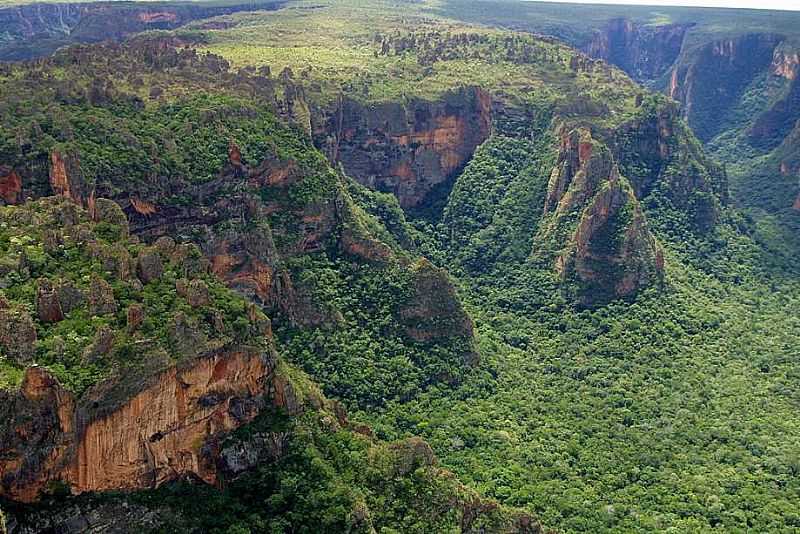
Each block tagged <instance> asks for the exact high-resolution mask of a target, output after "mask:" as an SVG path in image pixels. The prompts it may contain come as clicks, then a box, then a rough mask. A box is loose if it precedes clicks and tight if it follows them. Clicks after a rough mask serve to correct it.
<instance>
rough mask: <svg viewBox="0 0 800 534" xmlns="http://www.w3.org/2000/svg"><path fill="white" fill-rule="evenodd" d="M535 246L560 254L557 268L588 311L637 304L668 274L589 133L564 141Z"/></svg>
mask: <svg viewBox="0 0 800 534" xmlns="http://www.w3.org/2000/svg"><path fill="white" fill-rule="evenodd" d="M535 243H536V244H535V245H534V247H535V248H534V254H542V253H543V250H544V249H546V247H548V245H549V246H550V247H552V249H560V250H559V252H558V253H557V254H556V256H555V259H554V265H555V269H556V271H557V272H558V274H559V276H560V277H561V279H562V280H563V281H564V283H565V289H566V290H567V291H568V292H575V294H576V297H577V299H578V300H579V301H580V302H581V303H582V304H584V305H590V306H591V305H597V304H602V303H605V302H608V301H610V300H614V299H616V298H626V297H631V296H633V295H635V294H636V292H637V291H639V290H640V289H642V288H644V287H647V286H650V285H652V284H654V283H655V282H657V281H658V280H660V279H661V278H662V277H663V274H664V259H663V252H662V251H661V250H660V249H659V247H658V246H657V244H656V241H655V239H654V238H653V236H652V235H651V233H650V231H649V229H648V227H647V222H646V220H645V217H644V214H643V213H642V209H641V207H640V205H639V202H638V200H637V198H636V196H635V194H634V191H633V188H632V187H631V185H630V183H629V182H628V180H627V179H626V178H625V177H624V176H621V175H620V173H619V169H618V167H617V164H616V163H615V161H614V158H613V156H612V155H611V152H610V150H609V149H608V148H607V147H605V146H604V145H602V144H601V143H599V142H597V141H596V140H594V139H593V138H592V136H591V134H590V133H589V132H588V131H587V130H582V129H581V130H573V131H571V132H568V133H566V134H565V135H564V136H563V137H562V139H561V147H560V150H559V155H558V161H557V163H556V167H555V168H554V169H553V172H552V174H551V177H550V182H549V184H548V191H547V196H546V200H545V207H544V215H543V219H542V222H541V223H540V230H539V235H538V236H537V239H536V241H535ZM545 254H546V253H545Z"/></svg>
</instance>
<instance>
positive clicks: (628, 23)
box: [583, 18, 694, 83]
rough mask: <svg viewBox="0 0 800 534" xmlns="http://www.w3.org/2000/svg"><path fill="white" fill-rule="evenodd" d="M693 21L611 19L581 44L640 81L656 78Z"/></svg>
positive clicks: (666, 67)
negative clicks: (650, 22)
mask: <svg viewBox="0 0 800 534" xmlns="http://www.w3.org/2000/svg"><path fill="white" fill-rule="evenodd" d="M692 26H694V25H693V24H687V23H682V24H665V25H650V24H642V23H638V22H634V21H633V20H630V19H626V18H616V19H611V20H609V21H608V23H606V25H605V27H604V28H602V29H600V30H596V31H595V33H594V36H593V37H592V39H591V40H590V41H589V43H588V44H586V45H585V46H584V47H583V50H584V51H585V52H586V53H587V54H589V55H590V56H592V57H595V58H599V59H604V60H606V61H608V62H609V63H612V64H614V65H617V66H618V67H620V68H621V69H622V70H624V71H625V72H627V73H628V74H629V75H630V76H631V77H632V78H633V79H634V80H637V81H639V82H645V83H648V82H652V81H653V80H657V79H658V78H660V77H661V76H662V75H663V74H664V73H666V72H667V70H669V68H670V67H671V66H672V65H673V63H674V62H675V60H676V59H677V58H678V55H679V54H680V52H681V48H682V47H683V42H684V39H685V36H686V32H687V31H688V30H689V29H690V28H692Z"/></svg>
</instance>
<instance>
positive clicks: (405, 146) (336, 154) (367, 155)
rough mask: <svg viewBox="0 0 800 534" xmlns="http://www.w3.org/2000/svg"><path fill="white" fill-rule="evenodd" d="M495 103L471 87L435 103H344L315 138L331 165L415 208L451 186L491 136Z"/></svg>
mask: <svg viewBox="0 0 800 534" xmlns="http://www.w3.org/2000/svg"><path fill="white" fill-rule="evenodd" d="M491 124H492V98H491V96H490V95H489V94H488V93H486V92H485V91H483V90H482V89H480V88H476V87H468V88H464V89H461V90H458V91H453V92H450V93H447V94H445V95H444V96H442V97H441V98H440V99H439V100H437V101H432V102H430V101H425V100H412V101H411V102H408V103H405V104H403V103H399V102H387V103H381V104H362V103H359V102H356V101H353V100H350V99H344V100H342V101H341V102H340V103H339V105H338V107H337V109H335V110H334V111H333V112H331V113H330V115H329V117H328V119H327V121H326V122H325V125H324V127H322V128H320V130H321V131H319V132H318V133H317V134H316V137H317V144H318V145H319V146H321V147H323V149H324V150H325V152H326V154H327V155H328V157H329V159H330V160H331V161H332V162H333V163H339V162H341V163H342V165H343V166H344V169H345V171H346V172H347V173H348V174H349V175H350V176H352V177H353V178H355V179H356V180H358V181H359V182H361V183H362V184H364V185H366V186H368V187H370V188H372V189H377V190H379V191H384V192H391V193H393V194H394V195H395V196H396V197H397V198H398V200H399V201H400V205H401V206H403V207H405V208H413V207H415V206H419V205H420V204H421V203H423V202H424V200H425V198H426V196H427V195H428V194H429V193H430V192H431V191H432V190H433V189H434V188H435V187H436V186H438V185H440V184H443V183H445V182H447V181H449V180H452V179H453V178H454V177H455V175H456V173H457V172H458V171H460V170H461V169H462V168H463V167H464V165H466V163H467V162H468V161H469V160H470V158H471V157H472V155H473V153H474V151H475V149H476V148H477V146H478V145H480V144H481V143H482V142H483V141H484V140H486V138H487V137H488V136H489V134H490V132H491Z"/></svg>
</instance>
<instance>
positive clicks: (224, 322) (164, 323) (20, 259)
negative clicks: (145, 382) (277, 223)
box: [0, 199, 267, 394]
mask: <svg viewBox="0 0 800 534" xmlns="http://www.w3.org/2000/svg"><path fill="white" fill-rule="evenodd" d="M98 202H100V203H102V202H104V201H103V200H102V199H101V200H99V201H98ZM105 202H108V201H105ZM116 209H117V210H118V209H119V208H116ZM119 223H120V220H119V219H116V220H113V222H106V221H101V222H96V221H95V222H93V221H92V220H90V219H89V217H88V216H87V215H86V214H85V213H84V212H82V211H79V210H77V209H76V208H75V207H74V206H73V205H72V204H71V202H70V201H68V200H57V199H48V200H46V201H41V202H38V203H28V204H25V205H24V206H21V207H15V206H9V207H0V254H2V257H3V258H5V259H13V258H16V259H17V263H16V266H15V267H14V268H13V269H8V270H4V271H3V276H2V277H0V283H1V284H2V286H3V288H4V289H3V291H2V293H0V301H2V305H1V306H0V308H2V309H1V310H0V313H1V314H2V318H3V320H4V321H8V323H7V324H8V325H10V328H3V329H2V333H1V334H0V362H1V363H0V384H2V386H3V387H4V388H9V387H14V386H17V385H18V384H19V383H20V381H21V378H22V373H23V369H24V367H26V366H27V365H29V364H30V363H32V362H36V363H37V364H39V365H42V366H44V367H46V368H48V369H49V370H50V371H51V372H52V373H53V374H54V375H55V376H56V377H58V379H59V381H60V382H61V383H62V385H64V387H66V388H67V389H69V390H72V391H73V392H75V393H77V394H81V393H83V392H84V391H85V390H86V389H87V388H88V387H90V386H91V385H93V384H95V383H96V382H98V381H99V380H102V379H105V378H109V377H111V376H125V375H132V374H136V373H138V372H139V370H140V369H149V370H151V371H152V370H158V369H159V368H163V367H164V366H167V365H170V364H172V363H174V362H176V361H180V360H181V359H184V358H187V357H190V356H196V355H201V354H204V353H207V352H211V351H213V350H216V349H220V348H223V347H225V346H228V345H231V344H239V345H242V344H252V345H254V346H257V345H261V344H263V343H266V342H267V340H264V339H262V338H261V334H260V331H259V327H258V326H257V319H254V320H253V322H251V320H249V319H248V318H247V315H248V314H247V313H246V311H247V309H248V305H247V304H246V302H245V300H244V299H243V298H241V297H237V296H235V295H233V294H230V292H228V291H227V290H225V289H224V287H223V286H222V284H221V283H220V282H219V281H218V280H217V279H216V278H214V277H213V276H211V275H210V274H208V273H207V267H204V264H203V261H204V260H202V259H201V257H200V252H199V250H197V249H196V248H195V247H193V246H189V245H180V246H176V245H175V244H174V243H171V242H170V241H162V242H161V247H160V250H158V248H157V249H150V248H148V247H145V246H144V245H141V244H137V243H135V242H133V241H128V240H127V223H126V222H125V220H124V216H122V224H123V225H124V227H121V226H119ZM112 230H113V231H112ZM104 234H105V235H104ZM148 258H149V259H151V260H152V262H153V263H155V264H157V265H158V266H159V267H158V268H155V267H154V268H153V276H155V278H153V279H152V280H148V281H147V283H144V284H143V283H142V282H140V281H139V278H137V275H136V274H134V272H135V271H136V270H137V269H140V267H139V266H140V265H141V262H142V261H144V260H143V259H148ZM162 265H163V267H162ZM156 275H157V276H156ZM144 276H145V275H142V274H139V277H144ZM187 277H188V278H187ZM145 280H147V278H146V277H145ZM182 285H183V286H186V287H187V288H190V289H184V290H181V286H182ZM190 291H196V292H197V294H198V298H199V299H201V300H202V301H203V302H202V305H200V306H198V305H197V304H195V305H192V304H190V302H189V299H190V297H189V292H190ZM51 292H52V293H53V294H54V297H53V298H50V297H48V295H49V294H50V293H51ZM134 309H136V310H138V314H137V315H138V316H139V319H138V320H136V319H134V320H132V319H131V316H132V315H131V314H132V313H134V312H133V310H134ZM258 316H260V317H261V320H264V321H266V318H265V317H264V316H263V314H260V312H258ZM132 321H133V322H132ZM187 344H188V345H191V346H186V347H184V345H187ZM2 353H5V355H1V354H2Z"/></svg>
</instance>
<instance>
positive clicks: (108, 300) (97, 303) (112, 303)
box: [89, 275, 117, 315]
mask: <svg viewBox="0 0 800 534" xmlns="http://www.w3.org/2000/svg"><path fill="white" fill-rule="evenodd" d="M89 312H90V313H91V314H92V315H106V314H110V313H117V301H116V299H114V289H113V288H112V287H111V284H109V283H108V282H106V281H105V280H103V279H102V278H100V277H99V276H97V275H95V276H93V277H92V282H91V285H90V286H89Z"/></svg>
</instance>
